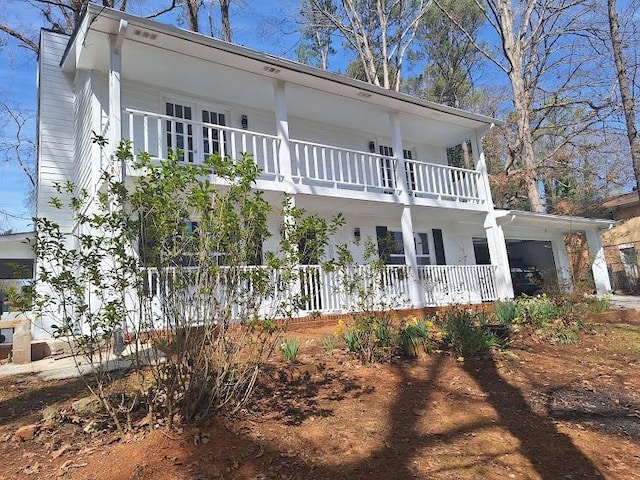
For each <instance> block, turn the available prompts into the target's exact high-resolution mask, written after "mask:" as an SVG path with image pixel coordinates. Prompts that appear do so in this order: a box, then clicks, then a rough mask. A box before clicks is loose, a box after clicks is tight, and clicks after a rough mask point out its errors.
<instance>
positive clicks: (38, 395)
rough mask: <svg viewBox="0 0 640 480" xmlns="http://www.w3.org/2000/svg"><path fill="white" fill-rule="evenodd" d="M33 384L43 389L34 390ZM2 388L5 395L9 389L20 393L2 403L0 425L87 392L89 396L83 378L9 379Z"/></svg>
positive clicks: (0, 405) (5, 380)
mask: <svg viewBox="0 0 640 480" xmlns="http://www.w3.org/2000/svg"><path fill="white" fill-rule="evenodd" d="M33 382H38V383H41V387H40V388H33V386H32V383H33ZM22 385H24V387H23V386H22ZM0 388H2V389H3V390H4V391H5V392H4V393H6V392H7V391H10V390H8V389H9V388H15V389H16V390H17V391H18V393H17V394H16V395H12V396H11V397H10V398H8V399H6V400H2V402H0V425H5V424H8V423H11V422H13V421H15V420H16V418H19V417H25V416H28V415H31V414H35V413H39V412H40V410H41V409H42V408H44V407H46V406H48V405H52V404H54V403H60V402H64V401H66V400H70V399H72V398H76V397H78V395H81V394H83V393H85V392H86V393H87V394H88V391H87V387H86V381H85V380H84V379H82V378H73V379H69V380H57V381H43V380H38V379H36V378H35V377H22V376H21V377H7V378H5V379H3V381H2V385H1V386H0Z"/></svg>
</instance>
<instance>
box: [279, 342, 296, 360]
mask: <svg viewBox="0 0 640 480" xmlns="http://www.w3.org/2000/svg"><path fill="white" fill-rule="evenodd" d="M299 350H300V341H299V340H298V339H297V338H285V339H284V340H283V341H282V343H281V344H280V353H281V354H282V358H283V359H285V360H286V361H287V362H295V361H296V359H297V358H298V352H299Z"/></svg>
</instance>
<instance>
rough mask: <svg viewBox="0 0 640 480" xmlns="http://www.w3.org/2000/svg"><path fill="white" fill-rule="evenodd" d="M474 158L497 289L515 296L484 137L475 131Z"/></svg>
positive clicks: (501, 295)
mask: <svg viewBox="0 0 640 480" xmlns="http://www.w3.org/2000/svg"><path fill="white" fill-rule="evenodd" d="M472 142H473V144H472V150H473V158H474V161H475V164H476V170H477V172H478V174H479V175H480V178H479V180H478V188H479V190H480V191H479V193H480V196H481V197H482V198H483V199H484V201H485V202H486V206H487V216H486V218H485V221H484V230H485V233H486V236H487V245H488V247H489V255H490V257H491V264H492V265H495V266H496V290H497V294H498V298H500V299H509V298H513V297H514V294H513V282H512V280H511V268H510V266H509V256H508V254H507V242H506V239H505V237H504V231H503V229H502V225H500V224H498V222H497V220H496V215H495V209H494V206H493V199H492V197H491V188H490V186H489V175H488V172H487V163H486V161H485V157H484V150H483V148H482V139H481V138H480V135H478V133H477V132H474V135H473V138H472Z"/></svg>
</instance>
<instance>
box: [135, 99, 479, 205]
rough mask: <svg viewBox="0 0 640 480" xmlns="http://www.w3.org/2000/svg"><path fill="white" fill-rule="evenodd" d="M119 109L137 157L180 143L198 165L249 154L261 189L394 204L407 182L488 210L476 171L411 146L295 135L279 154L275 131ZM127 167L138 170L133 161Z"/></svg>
mask: <svg viewBox="0 0 640 480" xmlns="http://www.w3.org/2000/svg"><path fill="white" fill-rule="evenodd" d="M123 113H124V114H123V138H124V139H126V140H129V141H130V142H131V146H132V151H133V152H134V155H135V154H138V153H140V152H147V153H149V154H150V155H151V156H152V157H153V158H157V159H167V158H168V153H169V152H170V151H171V150H175V149H179V150H180V151H181V152H182V153H181V160H182V161H183V162H185V163H191V164H198V163H201V162H202V161H203V160H204V158H205V157H206V156H209V155H211V154H214V153H218V154H220V155H223V156H229V157H231V158H238V157H239V156H240V155H242V154H244V153H246V154H249V155H251V156H252V157H253V159H254V161H255V162H256V164H257V166H258V168H259V169H260V177H259V181H258V187H259V188H260V189H264V190H274V191H285V190H286V191H289V192H291V191H292V190H293V192H294V193H308V194H315V195H325V196H334V197H336V196H340V197H349V198H364V199H370V200H378V201H392V202H397V201H401V198H403V196H402V193H403V187H404V188H406V189H407V193H408V194H409V195H408V196H409V197H410V202H411V203H412V204H414V205H424V206H433V205H437V206H442V207H450V208H465V209H473V210H486V209H487V199H486V196H485V194H484V192H485V190H484V188H483V182H484V178H483V176H482V174H481V173H480V172H478V171H476V170H470V169H464V168H455V167H450V166H447V165H442V164H437V163H429V162H423V161H420V160H418V159H413V158H411V157H412V151H411V150H405V151H404V152H403V157H404V158H402V159H399V158H398V157H397V156H395V155H393V150H392V149H391V148H390V147H385V148H384V149H382V148H381V149H380V150H384V153H385V154H386V155H383V154H380V153H377V152H376V150H377V148H376V145H375V144H373V143H372V145H371V146H370V150H371V151H368V152H367V151H362V150H355V149H351V148H345V147H340V146H336V145H326V144H322V143H315V142H310V141H306V140H298V139H293V138H292V139H290V140H289V141H288V145H287V147H288V148H286V152H287V153H286V154H284V152H283V150H284V149H285V145H284V142H285V140H283V139H282V138H280V137H279V136H277V135H272V134H268V133H262V132H256V131H251V130H249V129H242V128H234V127H229V126H224V125H219V124H216V123H210V122H202V121H196V120H192V119H189V118H184V117H185V116H186V117H191V116H192V115H191V114H189V115H185V112H183V111H180V112H179V116H176V115H163V114H158V113H153V112H147V111H141V110H136V109H131V108H128V109H125V111H124V112H123ZM398 161H401V162H402V163H403V165H402V168H398V164H397V162H398ZM283 163H286V164H285V165H283ZM124 171H125V174H126V175H132V176H135V175H137V174H138V172H137V171H136V170H135V169H134V168H133V167H132V165H131V164H129V165H127V166H126V167H125V170H124ZM398 172H404V174H405V176H406V182H400V181H399V179H398Z"/></svg>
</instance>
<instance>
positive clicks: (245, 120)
mask: <svg viewBox="0 0 640 480" xmlns="http://www.w3.org/2000/svg"><path fill="white" fill-rule="evenodd" d="M240 123H241V124H242V129H243V130H247V129H248V128H249V117H247V116H246V115H242V117H240Z"/></svg>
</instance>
